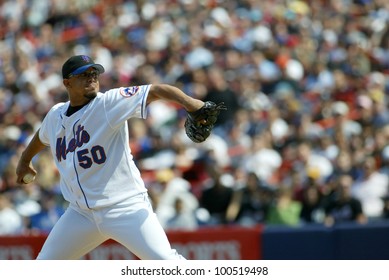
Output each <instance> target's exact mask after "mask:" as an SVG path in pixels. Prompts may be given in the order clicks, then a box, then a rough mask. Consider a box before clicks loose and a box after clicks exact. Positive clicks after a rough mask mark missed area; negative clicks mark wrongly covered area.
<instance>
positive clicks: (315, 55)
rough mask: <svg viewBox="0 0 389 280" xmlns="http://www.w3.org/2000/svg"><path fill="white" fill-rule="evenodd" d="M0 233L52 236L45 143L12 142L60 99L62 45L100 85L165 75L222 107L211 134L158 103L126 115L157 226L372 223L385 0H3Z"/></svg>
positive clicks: (387, 41)
mask: <svg viewBox="0 0 389 280" xmlns="http://www.w3.org/2000/svg"><path fill="white" fill-rule="evenodd" d="M0 23H1V24H0V40H1V41H0V65H1V68H0V175H1V181H0V235H1V234H18V233H40V232H48V231H49V230H50V229H51V228H52V226H53V224H54V223H55V222H56V221H57V220H58V218H59V217H60V216H61V214H62V213H63V211H64V209H65V208H66V206H67V205H66V202H65V201H63V199H62V196H61V194H60V190H59V178H58V173H57V171H56V168H55V165H54V163H53V159H52V157H51V154H50V153H49V151H48V150H45V151H43V152H42V153H40V154H39V155H38V156H36V158H34V161H33V164H34V167H35V168H36V170H37V171H38V174H37V178H36V180H35V181H34V182H33V183H31V184H28V185H17V184H16V177H15V167H16V163H17V160H18V157H19V156H20V153H21V151H22V150H23V148H24V147H25V145H26V144H27V143H28V141H29V140H30V139H31V137H32V135H33V134H34V133H35V131H36V130H37V129H38V128H39V126H40V123H41V121H42V119H43V117H44V116H45V114H46V113H47V112H48V110H49V109H50V108H51V106H52V105H54V104H56V103H57V102H63V101H67V94H66V91H65V88H64V87H63V85H62V76H61V73H60V70H61V66H62V64H63V62H64V61H65V60H66V59H67V58H68V57H69V56H71V55H75V54H88V55H90V56H92V57H93V58H94V59H95V61H96V62H97V63H100V64H102V65H104V67H105V69H106V72H105V73H104V74H103V75H101V77H100V84H101V91H102V92H104V91H105V90H107V89H110V88H114V87H120V86H130V85H140V84H150V83H168V84H172V85H175V86H177V87H179V88H181V89H182V90H183V91H185V92H186V93H187V94H188V95H191V96H194V97H196V98H200V99H202V100H211V101H214V102H220V101H223V102H224V103H225V104H226V105H227V107H228V110H227V111H225V112H222V113H221V114H220V118H219V120H218V123H217V125H216V126H215V128H214V130H213V133H212V135H211V136H210V138H209V139H208V140H207V141H206V142H204V143H201V144H195V143H192V142H190V140H189V139H188V138H187V137H186V135H185V132H184V130H183V122H184V121H185V117H186V112H185V111H183V110H182V109H181V108H178V107H176V106H175V104H168V103H163V102H155V103H153V104H151V106H150V107H149V108H148V110H149V115H148V118H147V120H139V119H131V120H130V121H129V130H130V143H129V145H130V146H131V149H132V151H133V154H134V157H135V161H136V164H137V165H138V167H139V168H140V170H141V172H142V175H143V177H144V179H145V182H146V185H147V187H148V189H149V193H150V197H151V199H152V202H153V204H154V207H155V211H156V213H157V215H158V217H159V219H160V221H161V223H162V225H163V226H164V228H166V229H180V230H193V229H196V228H199V227H202V226H220V225H241V226H253V225H256V224H265V225H286V226H304V225H306V224H319V225H326V226H333V225H336V224H339V223H359V224H366V223H373V222H379V221H383V222H385V220H386V219H387V218H389V202H388V201H389V196H388V188H389V110H388V94H389V28H388V26H389V24H388V23H389V1H387V0H305V1H304V0H262V1H257V0H240V1H239V0H236V1H232V0H201V1H195V0H164V1H162V0H139V1H124V0H102V1H97V0H83V1H77V0H69V1H62V0H1V1H0Z"/></svg>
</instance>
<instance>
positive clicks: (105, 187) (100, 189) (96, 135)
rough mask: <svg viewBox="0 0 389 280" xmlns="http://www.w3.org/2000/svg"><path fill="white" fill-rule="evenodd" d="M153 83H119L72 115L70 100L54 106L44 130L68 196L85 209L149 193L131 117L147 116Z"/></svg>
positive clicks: (42, 136) (41, 137)
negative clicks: (129, 121) (139, 164)
mask: <svg viewBox="0 0 389 280" xmlns="http://www.w3.org/2000/svg"><path fill="white" fill-rule="evenodd" d="M149 89H150V85H143V86H133V87H127V88H124V87H122V88H116V89H112V90H109V91H107V92H105V93H101V92H99V93H98V94H97V97H96V98H94V99H93V100H91V101H90V102H89V103H88V104H87V105H85V106H84V107H83V108H81V109H80V110H79V111H77V112H75V113H74V114H72V115H71V116H69V117H68V116H66V111H67V109H68V107H69V102H65V103H59V104H57V105H55V106H53V108H52V109H51V110H50V111H49V113H48V114H47V116H46V117H45V119H44V120H43V123H42V126H41V128H40V131H39V138H40V140H41V142H42V143H44V144H45V145H49V146H50V148H51V150H52V153H53V155H55V156H54V160H55V163H56V166H57V168H58V170H59V171H60V174H61V182H60V186H61V191H62V193H63V196H64V198H65V199H66V200H67V201H69V202H70V203H71V204H73V205H77V206H78V207H80V208H81V209H96V208H100V207H105V206H110V205H112V204H115V203H118V202H120V201H123V200H125V199H127V198H129V197H131V196H134V195H136V194H139V193H142V192H146V188H145V185H144V183H143V180H142V178H141V176H140V172H139V170H138V168H137V167H136V165H135V163H134V161H133V156H132V154H131V149H130V147H129V136H128V126H127V119H129V118H131V117H137V118H146V99H147V95H148V92H149Z"/></svg>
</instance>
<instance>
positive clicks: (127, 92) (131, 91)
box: [119, 86, 139, 97]
mask: <svg viewBox="0 0 389 280" xmlns="http://www.w3.org/2000/svg"><path fill="white" fill-rule="evenodd" d="M119 92H120V94H121V95H122V96H124V97H131V96H133V95H135V94H137V93H138V92H139V86H133V87H122V88H120V91H119Z"/></svg>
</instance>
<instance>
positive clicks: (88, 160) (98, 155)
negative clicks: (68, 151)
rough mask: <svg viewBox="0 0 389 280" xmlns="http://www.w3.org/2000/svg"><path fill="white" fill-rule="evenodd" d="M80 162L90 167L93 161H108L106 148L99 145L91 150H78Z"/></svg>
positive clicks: (83, 166) (84, 166)
mask: <svg viewBox="0 0 389 280" xmlns="http://www.w3.org/2000/svg"><path fill="white" fill-rule="evenodd" d="M77 157H78V164H79V165H80V166H81V167H82V168H84V169H87V168H90V167H91V166H92V164H93V163H97V164H102V163H104V162H105V161H106V159H107V156H106V154H105V151H104V148H103V147H101V146H99V145H97V146H93V147H92V149H91V150H90V152H89V149H83V150H80V151H78V152H77Z"/></svg>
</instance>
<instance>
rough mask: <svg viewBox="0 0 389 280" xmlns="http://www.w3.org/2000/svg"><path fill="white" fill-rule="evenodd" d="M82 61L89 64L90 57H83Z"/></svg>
mask: <svg viewBox="0 0 389 280" xmlns="http://www.w3.org/2000/svg"><path fill="white" fill-rule="evenodd" d="M81 58H82V60H84V61H86V62H89V57H88V56H86V55H83V56H81Z"/></svg>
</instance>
